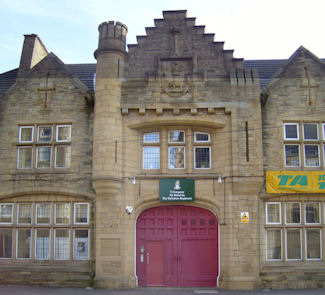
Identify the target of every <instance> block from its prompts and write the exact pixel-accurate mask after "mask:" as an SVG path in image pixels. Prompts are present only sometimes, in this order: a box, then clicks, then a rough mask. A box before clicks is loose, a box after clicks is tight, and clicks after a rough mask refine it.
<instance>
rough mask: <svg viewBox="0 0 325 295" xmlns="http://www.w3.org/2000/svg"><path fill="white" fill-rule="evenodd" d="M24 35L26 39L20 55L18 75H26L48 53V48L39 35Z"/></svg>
mask: <svg viewBox="0 0 325 295" xmlns="http://www.w3.org/2000/svg"><path fill="white" fill-rule="evenodd" d="M24 36H25V40H24V45H23V49H22V53H21V57H20V64H19V71H18V77H22V76H24V75H25V74H26V73H28V72H29V70H30V69H32V68H33V67H34V66H35V65H36V64H38V63H39V62H40V61H41V60H42V59H43V58H44V57H45V56H47V55H48V51H47V49H46V48H45V46H44V44H43V43H42V41H41V39H40V38H39V37H38V36H37V35H35V34H31V35H24Z"/></svg>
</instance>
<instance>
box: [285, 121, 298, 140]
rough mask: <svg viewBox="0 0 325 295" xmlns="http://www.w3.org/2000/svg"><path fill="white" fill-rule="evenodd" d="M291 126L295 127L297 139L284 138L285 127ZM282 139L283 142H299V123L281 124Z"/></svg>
mask: <svg viewBox="0 0 325 295" xmlns="http://www.w3.org/2000/svg"><path fill="white" fill-rule="evenodd" d="M289 125H290V126H293V125H295V126H296V128H297V138H287V137H286V126H289ZM283 138H284V139H285V140H291V141H295V140H296V141H297V140H299V139H300V134H299V123H284V124H283Z"/></svg>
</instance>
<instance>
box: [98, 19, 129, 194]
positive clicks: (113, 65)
mask: <svg viewBox="0 0 325 295" xmlns="http://www.w3.org/2000/svg"><path fill="white" fill-rule="evenodd" d="M98 31H99V42H98V49H97V50H96V51H95V54H94V55H95V58H96V59H97V68H96V89H95V96H96V104H95V121H94V164H93V178H94V186H95V189H96V191H98V189H100V187H101V188H102V189H104V191H105V194H108V193H109V194H112V195H114V194H115V193H116V192H117V191H118V190H119V188H120V185H121V181H122V180H121V167H122V159H121V154H120V153H121V151H122V138H121V134H122V117H121V111H120V101H121V78H122V77H123V75H124V60H125V54H126V51H125V46H126V33H127V27H126V26H125V25H123V24H121V23H119V22H116V23H115V22H113V21H109V22H104V23H102V24H101V25H100V26H99V27H98ZM107 190H109V191H110V192H108V191H107Z"/></svg>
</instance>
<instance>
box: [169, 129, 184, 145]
mask: <svg viewBox="0 0 325 295" xmlns="http://www.w3.org/2000/svg"><path fill="white" fill-rule="evenodd" d="M168 142H169V143H175V142H176V143H184V142H185V136H184V131H178V130H177V131H169V132H168Z"/></svg>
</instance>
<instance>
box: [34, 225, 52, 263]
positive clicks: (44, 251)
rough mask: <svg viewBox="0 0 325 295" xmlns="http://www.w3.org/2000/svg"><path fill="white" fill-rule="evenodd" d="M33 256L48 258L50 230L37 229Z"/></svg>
mask: <svg viewBox="0 0 325 295" xmlns="http://www.w3.org/2000/svg"><path fill="white" fill-rule="evenodd" d="M35 244H36V245H35V258H36V259H50V230H49V229H37V230H36V239H35Z"/></svg>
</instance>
